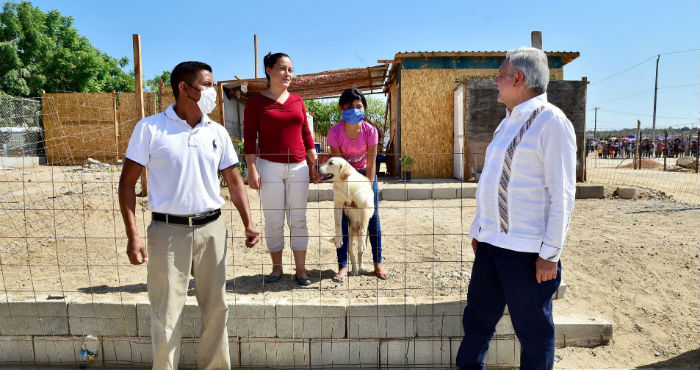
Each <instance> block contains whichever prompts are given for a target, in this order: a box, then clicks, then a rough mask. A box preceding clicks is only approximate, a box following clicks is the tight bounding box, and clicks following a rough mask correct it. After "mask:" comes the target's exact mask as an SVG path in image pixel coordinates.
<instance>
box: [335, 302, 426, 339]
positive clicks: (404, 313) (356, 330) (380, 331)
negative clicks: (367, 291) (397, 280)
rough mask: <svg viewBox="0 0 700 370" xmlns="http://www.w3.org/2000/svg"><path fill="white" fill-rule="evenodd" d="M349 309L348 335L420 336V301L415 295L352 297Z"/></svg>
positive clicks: (350, 336) (373, 336)
mask: <svg viewBox="0 0 700 370" xmlns="http://www.w3.org/2000/svg"><path fill="white" fill-rule="evenodd" d="M347 312H348V321H347V337H348V338H368V339H369V338H406V337H409V338H412V337H415V336H416V304H415V300H414V299H413V298H380V299H379V300H377V299H371V298H368V299H351V300H350V303H349V304H348V308H347Z"/></svg>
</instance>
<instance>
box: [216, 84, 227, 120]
mask: <svg viewBox="0 0 700 370" xmlns="http://www.w3.org/2000/svg"><path fill="white" fill-rule="evenodd" d="M216 87H217V90H219V94H218V95H219V99H218V100H219V101H218V103H219V117H221V122H219V123H220V124H221V125H222V126H224V127H226V116H224V114H225V113H226V112H225V111H224V84H222V83H221V82H219V83H218V84H217V86H216Z"/></svg>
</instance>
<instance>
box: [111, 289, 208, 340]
mask: <svg viewBox="0 0 700 370" xmlns="http://www.w3.org/2000/svg"><path fill="white" fill-rule="evenodd" d="M136 317H137V318H138V320H136V321H137V322H138V335H139V336H140V337H150V336H151V305H150V304H148V303H139V304H137V305H136ZM201 334H202V314H201V310H200V309H199V306H198V305H197V300H196V298H195V297H187V299H186V301H185V306H184V307H183V309H182V337H183V338H199V336H200V335H201ZM114 336H120V335H114Z"/></svg>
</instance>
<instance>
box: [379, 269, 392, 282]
mask: <svg viewBox="0 0 700 370" xmlns="http://www.w3.org/2000/svg"><path fill="white" fill-rule="evenodd" d="M374 275H375V276H376V277H377V279H379V280H389V279H391V278H392V277H394V276H393V275H391V274H390V273H389V271H387V270H382V271H375V272H374Z"/></svg>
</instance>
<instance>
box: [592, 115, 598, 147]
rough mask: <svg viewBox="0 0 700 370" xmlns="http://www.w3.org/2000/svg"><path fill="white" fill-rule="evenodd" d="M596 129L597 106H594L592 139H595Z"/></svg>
mask: <svg viewBox="0 0 700 370" xmlns="http://www.w3.org/2000/svg"><path fill="white" fill-rule="evenodd" d="M597 129H598V107H595V119H594V121H593V140H595V133H596V131H597Z"/></svg>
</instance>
